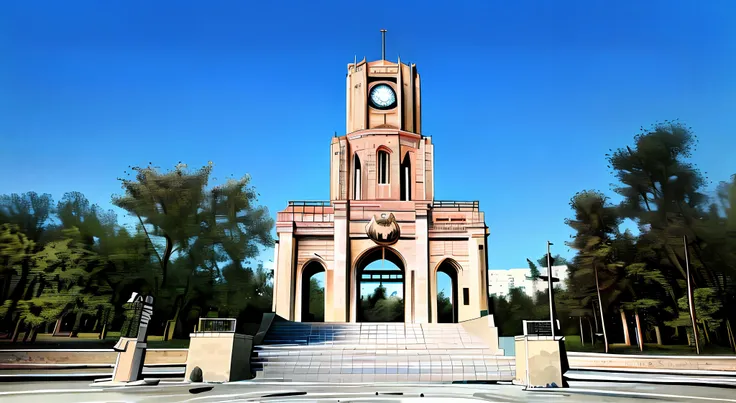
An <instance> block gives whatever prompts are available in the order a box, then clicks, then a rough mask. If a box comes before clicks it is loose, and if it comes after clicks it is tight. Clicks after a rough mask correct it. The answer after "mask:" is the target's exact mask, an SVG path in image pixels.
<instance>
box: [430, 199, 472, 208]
mask: <svg viewBox="0 0 736 403" xmlns="http://www.w3.org/2000/svg"><path fill="white" fill-rule="evenodd" d="M432 208H434V209H443V210H445V209H452V210H454V211H480V202H479V201H477V200H475V201H457V200H435V201H434V202H433V203H432Z"/></svg>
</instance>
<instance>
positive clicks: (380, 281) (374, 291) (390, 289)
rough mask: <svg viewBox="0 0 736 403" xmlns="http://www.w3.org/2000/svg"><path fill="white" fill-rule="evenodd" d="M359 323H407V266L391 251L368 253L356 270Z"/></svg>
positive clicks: (382, 248)
mask: <svg viewBox="0 0 736 403" xmlns="http://www.w3.org/2000/svg"><path fill="white" fill-rule="evenodd" d="M356 273H357V275H356V277H357V279H356V280H357V283H358V284H357V290H358V295H357V298H358V301H357V303H358V304H357V318H356V319H357V321H358V322H404V295H405V284H404V264H403V262H402V261H401V259H400V258H399V257H398V255H396V253H395V252H393V251H392V250H391V249H389V248H385V247H380V248H376V249H374V250H373V251H371V252H368V254H366V255H365V256H364V257H363V258H362V259H361V261H360V262H359V266H358V270H357V272H356Z"/></svg>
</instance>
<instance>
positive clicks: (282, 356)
mask: <svg viewBox="0 0 736 403" xmlns="http://www.w3.org/2000/svg"><path fill="white" fill-rule="evenodd" d="M252 368H253V369H254V370H255V371H256V378H257V379H271V380H284V381H305V382H452V381H499V380H504V381H509V380H512V379H513V378H514V360H513V357H504V356H499V355H494V354H493V352H492V351H491V350H490V349H489V348H488V346H486V345H485V343H484V342H483V341H482V340H481V339H478V338H476V337H473V336H472V335H470V334H469V333H467V332H466V331H465V330H464V328H463V327H462V325H458V324H429V325H420V324H402V323H299V322H275V323H274V324H273V325H272V326H271V328H270V330H269V332H268V334H267V335H266V337H265V339H264V342H263V344H262V345H259V346H256V347H254V356H253V358H252Z"/></svg>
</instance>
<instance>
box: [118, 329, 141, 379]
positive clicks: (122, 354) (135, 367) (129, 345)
mask: <svg viewBox="0 0 736 403" xmlns="http://www.w3.org/2000/svg"><path fill="white" fill-rule="evenodd" d="M146 347H147V345H146V343H145V342H141V341H138V339H136V338H133V337H121V338H120V340H118V343H117V344H116V345H115V347H114V348H113V349H114V350H115V351H117V352H118V359H117V361H116V362H115V371H114V372H113V374H112V381H113V382H135V381H139V380H141V372H142V371H143V363H144V362H145V360H146Z"/></svg>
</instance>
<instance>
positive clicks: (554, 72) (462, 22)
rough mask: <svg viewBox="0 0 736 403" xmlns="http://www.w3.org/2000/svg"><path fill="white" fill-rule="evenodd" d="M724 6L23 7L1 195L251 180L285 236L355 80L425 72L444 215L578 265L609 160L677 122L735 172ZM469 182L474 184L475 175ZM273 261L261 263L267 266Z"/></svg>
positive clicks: (730, 34)
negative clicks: (581, 194) (586, 200)
mask: <svg viewBox="0 0 736 403" xmlns="http://www.w3.org/2000/svg"><path fill="white" fill-rule="evenodd" d="M734 21H736V2H733V1H728V0H724V1H706V2H699V1H672V0H670V1H617V2H610V1H592V0H585V1H583V0H581V1H561V0H555V1H551V0H550V1H514V2H509V1H503V2H502V1H474V2H464V1H458V2H453V3H452V5H450V3H440V2H436V3H432V2H419V1H416V2H415V1H402V2H388V3H387V2H383V3H381V2H378V3H376V2H373V3H366V2H350V1H336V2H328V1H311V2H301V1H290V2H283V1H217V2H207V3H206V2H189V1H155V2H149V1H134V0H125V1H104V2H102V1H33V0H26V1H16V2H3V3H2V5H0V54H2V62H0V138H1V140H2V141H1V142H0V173H1V174H0V193H12V192H24V191H29V190H34V191H37V192H44V193H50V194H52V195H53V196H54V197H55V198H56V199H57V200H58V199H59V198H61V196H62V194H63V193H64V192H66V191H72V190H76V191H81V192H83V193H84V194H85V195H87V197H88V198H89V199H90V200H91V201H93V202H96V203H99V204H101V205H103V206H105V207H108V206H110V204H109V202H110V195H111V194H113V193H117V192H119V190H120V187H119V183H118V181H117V180H116V178H117V177H119V176H121V175H122V173H123V171H124V170H125V169H126V168H127V167H128V165H138V164H147V163H148V162H153V163H154V164H156V165H158V166H161V167H164V168H169V167H172V166H173V165H175V164H176V163H177V162H178V161H183V162H186V163H188V164H189V165H190V166H194V167H196V166H201V165H204V164H206V163H207V161H210V160H211V161H213V162H214V163H215V167H216V169H215V176H216V177H217V178H218V182H222V181H223V180H224V179H225V178H226V177H228V176H230V175H235V176H241V175H243V174H245V173H250V174H251V175H252V177H253V183H254V185H255V186H256V187H257V189H258V190H259V192H260V194H261V202H262V203H263V204H265V205H267V206H268V207H269V209H270V210H271V212H272V214H273V215H274V216H275V213H276V211H278V210H279V209H281V208H283V207H284V206H285V205H286V202H287V201H288V200H294V199H296V200H320V199H326V198H328V197H329V189H328V181H329V173H328V168H329V144H330V138H331V137H332V136H333V133H334V132H337V133H338V134H343V133H344V130H345V116H344V115H345V94H344V91H345V81H344V80H345V74H346V66H347V64H348V63H350V62H352V61H353V58H354V56H356V55H357V57H358V59H362V58H363V56H366V57H367V58H368V59H369V60H373V59H377V58H379V57H380V34H379V32H378V30H379V29H380V28H386V29H388V31H389V32H388V36H387V56H388V58H389V59H390V60H393V61H395V60H396V58H397V56H398V55H400V56H401V59H402V61H405V62H411V63H416V64H417V66H418V69H419V72H420V74H421V76H422V85H423V87H422V94H423V100H422V105H423V107H424V113H423V128H424V130H425V131H424V134H425V135H429V136H432V140H433V143H434V144H435V150H436V156H435V163H436V164H435V166H436V172H435V180H436V198H438V199H456V200H480V203H481V207H482V208H483V209H484V210H485V211H486V220H487V223H488V225H489V227H490V229H491V236H490V240H489V258H490V267H491V268H498V269H503V268H510V267H524V266H525V259H526V258H527V257H530V258H533V259H536V258H537V257H539V256H541V255H542V254H543V253H544V252H545V241H546V240H550V241H552V242H554V243H555V244H556V246H555V248H554V252H559V253H562V254H563V255H566V256H570V253H569V252H568V250H567V248H566V247H564V246H562V245H563V243H564V242H565V241H566V240H567V239H568V236H569V234H570V230H569V229H568V228H567V227H566V226H565V224H564V223H563V220H564V219H565V217H568V216H569V215H570V210H569V206H568V201H569V199H570V197H571V196H572V195H573V194H574V193H575V192H577V191H579V190H582V189H588V188H595V189H601V190H605V191H607V190H608V188H609V183H611V182H612V181H613V178H612V177H611V175H610V174H609V172H608V169H607V168H606V161H605V159H604V154H605V153H606V152H607V151H608V149H609V148H616V147H621V146H625V145H627V144H630V143H631V141H632V137H633V136H634V134H636V133H637V131H638V129H639V127H640V126H649V125H650V124H652V123H654V122H656V121H660V120H664V119H673V118H680V119H681V120H682V121H684V122H686V123H687V124H689V125H690V126H692V127H693V128H694V129H695V131H696V133H697V134H698V135H699V137H700V140H701V142H700V147H699V150H698V152H697V153H696V155H695V159H694V161H695V162H696V163H697V164H698V165H699V166H700V167H701V168H702V169H703V170H704V171H707V172H708V173H709V176H710V177H711V178H712V180H714V181H719V180H724V179H726V178H728V176H729V175H731V174H733V173H735V172H736V160H734V159H733V150H734V149H736V135H734V130H733V125H734V121H733V118H734V117H735V116H736V24H734V23H733V22H734ZM468 172H472V174H468ZM270 255H271V254H270V252H269V254H268V255H267V258H270Z"/></svg>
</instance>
